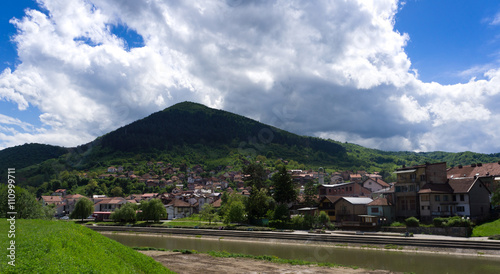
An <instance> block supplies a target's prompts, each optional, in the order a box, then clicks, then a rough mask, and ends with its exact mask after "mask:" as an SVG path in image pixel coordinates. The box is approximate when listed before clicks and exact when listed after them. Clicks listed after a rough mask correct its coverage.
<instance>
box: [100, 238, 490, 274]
mask: <svg viewBox="0 0 500 274" xmlns="http://www.w3.org/2000/svg"><path fill="white" fill-rule="evenodd" d="M103 235H105V236H106V237H109V238H111V239H113V240H115V241H118V242H120V243H122V244H124V245H127V246H132V247H134V246H136V247H156V248H165V249H170V250H172V249H189V250H197V251H200V252H207V251H211V250H214V251H227V252H230V253H243V254H250V255H271V256H277V257H280V258H285V259H300V260H306V261H312V262H330V263H337V264H342V265H346V266H358V267H362V268H368V269H385V270H391V271H398V272H399V271H400V272H414V273H481V274H486V273H495V274H498V273H500V259H499V258H498V257H496V258H494V257H487V256H481V255H479V254H478V255H448V254H432V253H422V252H402V251H393V250H390V251H389V250H385V249H373V248H346V247H342V246H335V245H322V244H318V243H316V242H314V243H309V244H292V243H280V242H275V241H274V242H269V241H267V242H264V241H241V240H233V239H232V240H228V239H224V238H220V239H218V238H208V237H205V238H204V237H201V236H195V237H193V236H191V237H188V236H186V237H179V236H170V235H164V234H162V235H148V234H133V233H130V234H124V233H120V234H117V233H103Z"/></svg>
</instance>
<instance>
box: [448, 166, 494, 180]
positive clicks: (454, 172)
mask: <svg viewBox="0 0 500 274" xmlns="http://www.w3.org/2000/svg"><path fill="white" fill-rule="evenodd" d="M447 176H448V178H460V177H474V176H500V163H486V164H474V165H468V166H463V167H461V168H460V167H459V166H456V167H452V168H450V169H448V171H447ZM452 176H453V177H452Z"/></svg>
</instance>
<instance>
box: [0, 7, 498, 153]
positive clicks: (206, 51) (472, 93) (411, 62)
mask: <svg viewBox="0 0 500 274" xmlns="http://www.w3.org/2000/svg"><path fill="white" fill-rule="evenodd" d="M183 101H192V102H198V103H202V104H205V105H207V106H209V107H213V108H217V109H224V110H227V111H230V112H233V113H237V114H240V115H244V116H247V117H249V118H252V119H256V120H258V121H260V122H263V123H266V124H270V125H273V126H276V127H279V128H282V129H285V130H288V131H290V132H293V133H297V134H301V135H308V136H317V137H321V138H325V139H333V140H337V141H341V142H351V143H356V144H359V145H362V146H366V147H370V148H377V149H382V150H390V151H447V152H461V151H474V152H481V153H497V152H500V142H499V141H498V140H500V126H499V125H500V107H499V103H500V3H499V2H498V1H493V0H489V1H488V0H485V1H456V0H440V1H432V0H406V1H404V2H403V1H397V0H372V1H370V0H357V1H356V0H350V1H340V0H334V1H306V0H304V1H290V0H276V1H243V0H207V1H162V0H120V1H118V0H37V1H30V0H18V1H2V3H1V4H0V149H3V148H7V147H12V146H15V145H21V144H24V143H44V144H52V145H60V146H66V147H73V146H77V145H80V144H84V143H87V142H90V141H92V140H94V139H95V138H97V137H98V136H101V135H103V134H106V133H108V132H110V131H113V130H115V129H117V128H119V127H121V126H124V125H127V124H129V123H131V122H133V121H135V120H138V119H141V118H144V117H146V116H148V115H150V114H151V113H154V112H156V111H160V110H163V109H165V108H167V107H169V106H172V105H174V104H176V103H179V102H183ZM249 137H251V136H249Z"/></svg>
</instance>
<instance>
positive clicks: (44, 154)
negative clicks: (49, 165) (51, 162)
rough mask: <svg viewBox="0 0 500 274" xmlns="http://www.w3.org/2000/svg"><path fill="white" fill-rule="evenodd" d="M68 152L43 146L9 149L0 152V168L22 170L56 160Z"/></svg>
mask: <svg viewBox="0 0 500 274" xmlns="http://www.w3.org/2000/svg"><path fill="white" fill-rule="evenodd" d="M68 152H69V150H68V149H67V148H63V147H58V146H51V145H43V144H24V145H21V146H15V147H10V148H6V149H4V150H1V151H0V168H1V169H2V170H4V169H7V168H16V169H22V168H25V167H28V166H31V165H34V164H38V163H41V162H43V161H46V160H48V159H52V158H58V157H59V156H61V155H64V154H66V153H68Z"/></svg>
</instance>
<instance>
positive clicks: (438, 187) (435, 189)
mask: <svg viewBox="0 0 500 274" xmlns="http://www.w3.org/2000/svg"><path fill="white" fill-rule="evenodd" d="M418 193H419V194H424V193H453V189H452V188H451V187H450V185H449V184H430V183H427V184H425V185H424V186H423V187H422V188H421V189H420V191H419V192H418Z"/></svg>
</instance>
